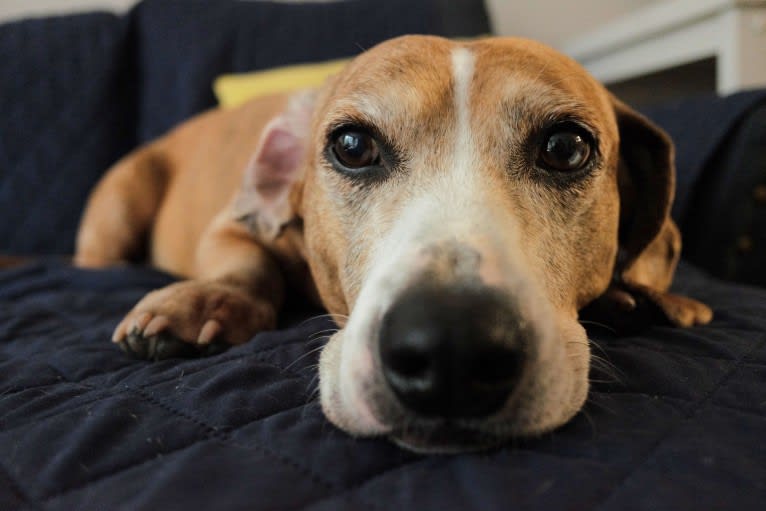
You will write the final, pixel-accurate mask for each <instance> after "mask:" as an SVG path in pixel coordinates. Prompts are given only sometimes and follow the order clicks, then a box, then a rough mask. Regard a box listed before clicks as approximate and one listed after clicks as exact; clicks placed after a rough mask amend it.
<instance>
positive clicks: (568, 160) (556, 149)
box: [540, 126, 591, 171]
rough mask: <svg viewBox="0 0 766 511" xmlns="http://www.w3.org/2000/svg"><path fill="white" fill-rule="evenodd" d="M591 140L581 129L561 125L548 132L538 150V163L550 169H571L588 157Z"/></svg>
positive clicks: (578, 165) (584, 161) (582, 164)
mask: <svg viewBox="0 0 766 511" xmlns="http://www.w3.org/2000/svg"><path fill="white" fill-rule="evenodd" d="M590 154H591V142H590V140H589V138H588V137H587V136H586V135H585V134H584V133H582V131H581V130H579V129H576V128H573V127H569V126H562V127H561V128H559V129H556V130H554V131H552V132H550V133H549V134H548V135H547V136H546V138H545V140H544V141H543V146H542V147H541V152H540V163H541V164H542V165H543V166H544V167H546V168H548V169H551V170H557V171H572V170H578V169H580V168H582V167H584V166H585V164H586V163H588V160H589V159H590Z"/></svg>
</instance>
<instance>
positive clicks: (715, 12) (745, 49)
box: [0, 0, 766, 106]
mask: <svg viewBox="0 0 766 511" xmlns="http://www.w3.org/2000/svg"><path fill="white" fill-rule="evenodd" d="M215 1H216V0H210V2H211V3H214V2H215ZM252 1H258V0H252ZM277 1H280V0H277ZM281 1H282V2H284V3H301V2H300V0H281ZM332 1H334V0H303V3H309V2H311V3H317V2H325V3H326V2H332ZM418 1H419V0H413V3H417V2H418ZM380 2H381V4H383V3H385V2H386V0H380ZM137 3H138V0H34V1H29V0H0V21H9V20H16V19H19V18H24V17H30V16H45V15H58V14H68V13H73V12H82V11H89V10H110V11H113V12H125V11H127V10H129V9H130V8H131V7H133V6H134V5H135V4H137ZM442 3H443V4H444V5H445V9H450V10H452V11H459V10H460V9H466V10H467V9H473V10H475V9H476V7H475V3H473V2H465V1H450V0H442ZM484 6H485V9H486V12H487V13H488V16H489V20H488V22H489V26H490V27H491V30H492V32H493V33H495V34H498V35H516V36H524V37H530V38H533V39H537V40H539V41H543V42H545V43H547V44H550V45H552V46H554V47H556V48H558V49H560V50H562V51H563V52H565V53H567V54H570V55H571V56H573V57H575V58H576V59H578V60H579V61H580V62H582V63H583V64H584V65H585V66H586V67H587V68H588V69H589V70H590V71H591V73H593V74H594V75H595V76H596V77H597V78H599V79H600V80H601V81H603V82H604V83H607V84H608V85H609V87H610V88H611V89H612V90H613V91H614V92H615V93H616V94H618V95H619V96H620V97H622V98H623V99H625V100H626V101H628V102H630V103H632V104H634V105H637V106H646V105H651V104H652V103H655V102H663V101H667V100H672V99H676V98H680V97H686V96H689V95H691V94H699V93H707V92H713V91H717V92H719V93H731V92H736V91H739V90H743V89H750V88H754V87H758V86H763V85H766V1H761V0H579V1H569V0H536V1H535V2H520V1H513V0H484ZM469 14H470V13H469Z"/></svg>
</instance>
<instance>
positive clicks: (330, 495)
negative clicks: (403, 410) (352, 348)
mask: <svg viewBox="0 0 766 511" xmlns="http://www.w3.org/2000/svg"><path fill="white" fill-rule="evenodd" d="M487 30H488V26H487V18H486V12H485V11H484V10H483V7H482V5H481V1H479V0H477V1H470V0H462V1H459V2H439V1H437V0H433V1H421V2H413V1H411V0H409V1H405V0H389V1H387V2H380V1H378V0H352V1H349V2H344V3H339V4H326V5H285V4H274V3H269V2H252V1H237V0H219V1H215V2H212V1H208V0H147V1H145V2H143V3H141V4H140V5H139V6H138V7H137V8H135V9H134V10H132V11H131V12H130V13H128V14H127V15H126V16H123V17H118V16H115V15H111V14H106V13H94V14H85V15H77V16H69V17H62V18H50V19H39V20H31V21H22V22H17V23H11V24H6V25H4V26H0V60H1V61H2V64H3V65H2V69H3V76H2V78H1V79H0V87H1V89H0V91H2V92H1V93H0V102H2V103H0V211H1V212H2V217H0V218H1V220H0V253H3V252H12V253H30V254H32V253H33V254H42V255H44V256H43V257H40V258H39V259H38V260H37V261H36V262H34V263H31V264H26V265H24V266H21V267H16V268H13V269H7V270H4V271H0V509H2V510H6V509H8V510H15V509H29V510H43V509H44V510H59V509H60V510H70V509H98V510H102V509H109V510H112V509H147V510H154V509H168V510H172V509H183V510H189V509H242V510H246V509H247V510H250V509H279V510H285V509H304V510H322V509H328V510H330V509H333V510H335V509H348V510H360V509H402V510H405V509H406V510H452V509H454V510H469V509H475V510H494V509H498V510H500V509H514V510H524V509H539V510H549V509H573V510H599V511H606V510H615V511H625V510H632V509H636V510H657V509H674V510H684V509H689V510H692V509H693V510H695V511H696V510H699V509H736V510H745V509H761V508H762V506H763V503H764V502H766V290H764V289H763V288H761V287H757V286H754V285H747V284H743V283H742V282H750V283H751V284H760V285H766V278H764V275H765V273H764V272H765V271H766V270H764V267H763V261H764V258H763V256H764V253H763V250H764V249H763V247H764V245H766V243H762V241H764V237H765V236H766V230H765V229H764V228H763V226H764V215H765V214H766V206H764V205H763V204H762V203H761V202H759V201H761V199H762V197H761V196H760V195H759V193H760V192H758V190H760V189H759V188H758V186H759V185H763V184H765V183H766V167H765V165H766V155H764V154H763V151H764V147H766V144H764V140H766V122H765V119H766V114H764V112H766V94H764V93H763V92H759V91H754V92H750V93H744V94H740V95H736V96H732V97H728V98H713V97H707V98H694V99H690V100H686V101H682V102H678V103H674V104H670V105H662V106H658V107H656V108H654V109H652V110H648V111H647V113H648V114H649V115H651V116H653V117H654V118H655V120H657V121H658V122H659V123H660V124H662V125H663V126H665V127H666V129H668V130H669V131H670V132H671V134H672V135H673V136H674V137H675V140H676V143H677V145H678V162H679V185H680V188H679V201H678V202H677V205H676V209H675V210H674V214H675V216H676V218H677V220H678V221H679V223H680V224H681V225H682V226H683V227H684V229H685V230H687V231H688V232H689V233H690V234H689V235H688V236H687V247H688V248H689V249H688V250H687V252H686V253H685V257H687V258H688V259H690V260H692V261H694V262H695V263H696V265H697V266H692V265H690V264H688V263H683V264H682V265H681V268H680V269H679V273H678V276H677V279H676V283H675V287H676V290H677V291H679V292H682V293H685V294H689V295H691V296H694V297H696V298H698V299H701V300H703V301H705V302H707V303H708V304H711V305H712V306H713V307H714V309H715V313H716V317H715V320H714V321H713V322H712V323H711V324H710V325H707V326H704V327H699V328H694V329H689V330H679V329H674V328H670V327H667V326H664V325H656V326H652V327H650V328H649V329H647V330H646V331H644V332H642V333H639V334H632V335H623V336H617V335H615V334H613V333H612V332H610V331H608V330H605V329H601V328H598V327H592V328H591V330H590V331H589V334H590V336H591V338H592V339H593V341H594V352H595V353H596V354H597V355H599V357H601V358H604V359H606V360H608V361H609V362H610V363H611V364H613V365H614V366H615V368H616V373H617V374H613V373H614V371H615V370H611V369H606V370H604V368H602V367H601V366H600V365H599V364H596V365H595V366H594V368H593V370H592V372H591V378H592V381H593V386H592V392H591V395H590V398H589V400H588V403H587V404H586V406H585V409H584V410H583V412H582V413H580V414H579V415H578V416H577V417H576V418H575V419H574V420H573V421H572V422H571V423H570V424H568V425H566V426H565V427H563V428H561V429H560V430H558V431H556V432H554V433H552V434H550V435H546V436H544V437H542V438H538V439H526V440H523V439H519V440H517V441H514V442H512V443H511V444H510V445H508V446H506V447H504V448H501V449H497V450H494V451H490V452H485V453H471V454H461V455H450V456H419V455H415V454H412V453H409V452H405V451H403V450H401V449H399V448H398V447H396V446H394V445H393V444H391V443H389V442H388V441H386V440H384V439H354V438H351V437H349V436H347V435H346V434H344V433H342V432H340V431H338V430H337V429H335V428H334V427H333V426H331V425H330V424H329V423H328V422H327V421H326V420H325V419H324V418H323V416H322V413H321V410H320V408H319V406H318V403H317V400H316V363H317V354H316V353H315V352H313V350H314V349H315V348H317V347H319V346H321V344H322V343H323V342H324V339H323V338H322V337H321V335H320V334H321V332H322V331H323V330H325V329H326V328H329V327H331V326H332V325H331V324H330V322H329V320H327V319H325V318H322V317H318V315H319V314H321V311H302V310H296V311H293V312H292V314H291V315H290V317H291V320H288V321H285V323H284V324H283V325H281V326H280V329H279V330H276V331H273V332H264V333H261V334H259V335H257V336H256V337H255V338H254V339H253V340H252V341H251V342H249V343H246V344H245V345H242V346H238V347H235V348H232V349H230V350H228V351H227V352H225V353H223V354H220V355H216V356H213V357H209V358H201V359H193V360H180V359H178V360H168V361H164V362H158V363H150V362H144V361H137V360H133V359H129V358H127V357H125V356H124V355H123V354H122V353H121V352H120V351H119V350H118V349H117V348H116V347H115V346H114V345H112V344H111V343H109V342H108V339H109V336H110V334H111V330H112V329H113V328H114V326H115V324H116V323H117V321H118V320H119V319H120V318H121V316H122V315H123V314H124V313H125V311H126V310H128V309H129V308H130V307H131V306H132V305H133V304H134V303H135V302H136V301H137V300H138V299H139V298H140V297H141V296H142V295H143V294H144V293H145V292H147V291H148V290H150V289H152V288H155V287H158V286H161V285H163V284H165V283H168V282H170V281H172V277H170V276H168V275H165V274H162V273H159V272H157V271H154V270H151V269H148V268H143V267H134V268H122V269H113V270H106V271H83V270H77V269H74V268H72V267H70V266H68V265H67V264H66V262H65V260H64V259H62V258H61V257H59V256H60V255H62V254H68V253H71V251H72V248H73V240H74V233H75V229H76V225H77V220H78V216H79V214H80V212H81V208H82V205H83V202H84V199H85V197H86V195H87V193H88V191H89V189H90V187H91V186H92V185H93V183H94V182H95V181H96V180H97V179H98V177H99V176H100V175H101V173H102V172H103V171H104V169H106V168H107V167H108V166H109V165H110V164H111V163H112V162H114V161H115V160H116V159H117V158H119V157H120V156H121V155H123V154H124V153H125V152H127V151H128V150H130V149H131V148H132V147H135V146H136V145H137V144H139V143H141V142H143V141H146V140H148V139H150V138H152V137H155V136H157V135H159V134H161V133H162V132H163V131H165V130H166V129H168V128H169V127H171V126H173V125H174V124H176V123H177V122H179V121H181V120H182V119H184V118H186V117H188V116H190V115H192V114H194V113H196V112H198V111H200V110H203V109H205V108H208V107H210V106H212V105H213V97H212V94H211V91H210V83H211V82H212V79H213V78H214V76H216V75H217V74H220V73H223V72H231V71H244V70H252V69H259V68H267V67H272V66H274V65H279V64H288V63H295V62H302V61H308V60H316V59H327V58H335V57H340V56H347V55H351V54H354V53H356V52H358V51H359V48H360V47H362V48H364V47H368V46H370V45H372V44H374V43H375V42H377V41H379V40H382V39H385V38H388V37H391V36H394V35H398V34H400V33H408V32H420V33H423V32H425V33H437V34H445V35H457V36H459V35H472V34H478V33H483V32H486V31H487ZM759 155H760V157H761V158H760V160H759V159H758V158H759ZM754 190H755V192H754ZM745 237H747V238H748V239H749V240H750V244H749V245H748V244H747V243H745V242H744V241H742V240H743V239H745ZM700 268H703V269H700ZM735 281H738V282H735Z"/></svg>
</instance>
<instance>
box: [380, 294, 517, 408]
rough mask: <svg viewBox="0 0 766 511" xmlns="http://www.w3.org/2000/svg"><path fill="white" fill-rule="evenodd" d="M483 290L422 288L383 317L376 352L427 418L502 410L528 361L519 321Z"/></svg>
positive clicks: (388, 375)
mask: <svg viewBox="0 0 766 511" xmlns="http://www.w3.org/2000/svg"><path fill="white" fill-rule="evenodd" d="M515 316H516V315H515V314H514V312H513V309H512V307H510V306H509V305H508V304H507V301H506V300H504V299H503V297H502V296H501V295H500V294H499V293H497V292H495V291H493V290H491V289H487V288H467V289H466V288H447V289H441V288H435V287H430V288H429V287H421V288H416V289H413V290H411V291H409V292H407V293H406V294H405V295H404V296H402V297H401V298H400V299H399V300H397V302H396V303H395V304H394V305H393V306H392V307H391V309H390V310H389V311H388V312H387V313H386V315H385V316H384V318H383V322H382V324H381V330H380V338H379V349H380V357H381V361H382V366H383V372H384V376H385V379H386V381H387V382H388V385H389V386H390V387H391V389H392V390H393V392H394V394H395V395H396V396H397V398H398V399H399V400H400V402H401V403H402V404H403V405H404V406H405V407H407V408H409V409H410V410H412V411H414V412H416V413H419V414H422V415H427V416H439V417H453V418H455V417H482V416H487V415H490V414H492V413H493V412H496V411H497V410H499V409H500V408H501V407H502V406H503V404H504V403H505V402H506V400H507V399H508V397H509V396H510V395H511V393H512V392H513V389H514V388H515V387H516V385H517V383H518V381H519V379H520V376H521V374H522V371H523V368H524V362H525V354H524V353H525V344H526V342H525V339H524V335H523V332H522V329H520V328H519V327H518V324H519V322H518V318H517V317H515Z"/></svg>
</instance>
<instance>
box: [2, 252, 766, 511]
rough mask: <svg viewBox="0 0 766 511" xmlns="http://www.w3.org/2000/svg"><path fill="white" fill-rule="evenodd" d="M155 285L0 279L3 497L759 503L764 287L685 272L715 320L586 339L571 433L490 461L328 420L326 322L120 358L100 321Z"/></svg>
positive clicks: (27, 273)
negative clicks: (220, 346) (320, 380)
mask: <svg viewBox="0 0 766 511" xmlns="http://www.w3.org/2000/svg"><path fill="white" fill-rule="evenodd" d="M168 281H169V279H168V277H166V276H164V275H161V274H159V273H156V272H152V271H150V270H144V269H123V270H113V271H109V272H83V271H78V270H74V269H72V268H68V267H66V266H63V265H62V264H61V263H58V262H55V261H48V262H46V263H41V264H37V265H33V266H29V267H26V268H20V269H17V270H14V271H7V272H5V273H1V274H0V499H5V500H0V503H3V502H5V501H7V502H9V503H10V504H13V505H12V506H11V507H13V508H15V507H25V506H26V507H28V508H30V509H80V508H92V509H120V508H126V509H157V508H166V509H184V508H189V507H190V506H191V508H195V509H196V508H200V507H208V508H209V507H215V508H221V509H224V508H226V509H311V510H319V509H361V508H372V509H477V510H478V509H481V510H485V509H506V508H507V505H508V503H509V502H512V503H513V505H514V509H551V508H553V507H561V506H562V505H563V504H564V503H565V504H566V507H567V508H568V509H595V510H623V509H659V508H667V507H670V506H671V505H672V507H673V508H677V509H699V508H707V507H710V506H709V505H711V503H712V504H718V503H720V504H722V505H723V504H725V506H724V507H727V508H729V507H736V508H738V509H756V508H757V504H758V503H759V501H762V499H763V498H764V497H766V485H765V484H764V481H766V444H765V443H764V440H763V431H766V406H765V405H764V400H763V396H764V394H763V390H762V389H763V388H766V386H765V384H766V356H765V355H766V319H765V318H766V292H764V291H761V290H756V289H748V288H742V287H739V286H732V285H727V284H722V283H720V282H717V281H714V280H712V279H709V278H707V277H704V276H703V275H701V274H698V273H697V272H695V271H692V270H691V269H689V268H683V269H682V272H681V275H680V280H679V281H680V282H681V283H683V286H684V291H685V292H689V293H690V294H692V295H695V296H698V297H700V298H702V299H705V300H707V301H708V302H709V303H712V304H713V305H714V306H715V308H716V312H717V318H716V320H715V322H714V323H713V324H712V325H710V326H707V327H702V328H695V329H692V330H677V329H671V328H660V327H657V328H654V329H652V330H651V331H649V332H648V333H647V334H646V335H645V336H637V337H633V338H614V337H612V336H611V335H610V334H609V333H608V332H604V331H599V330H598V329H595V330H593V331H592V332H591V335H592V337H593V338H594V339H596V340H597V343H598V346H599V347H598V348H595V350H596V351H595V353H596V354H599V355H600V356H603V357H605V358H606V359H608V360H609V361H611V362H612V363H614V364H615V365H616V367H617V375H616V377H617V378H618V379H619V380H614V379H612V378H610V376H609V375H607V374H604V373H602V372H599V371H598V370H594V371H593V372H592V374H591V377H592V379H593V380H594V382H596V383H594V385H593V392H592V393H591V398H590V400H589V402H588V404H587V406H586V408H585V410H584V412H583V413H581V414H580V415H579V416H578V417H577V418H576V419H575V420H574V421H573V422H572V423H571V424H569V425H568V426H566V427H564V428H563V429H561V430H559V431H557V432H555V433H554V434H551V435H549V436H546V437H544V438H541V439H538V440H524V441H522V440H519V441H517V442H515V443H514V444H513V445H511V446H508V447H506V448H504V449H500V450H497V451H494V452H490V453H483V454H465V455H458V456H438V457H422V456H417V455H414V454H411V453H407V452H404V451H402V450H400V449H398V448H396V447H395V446H393V445H392V444H390V443H388V442H387V441H385V440H360V439H353V438H350V437H348V436H347V435H345V434H343V433H341V432H339V431H337V430H336V429H335V428H333V427H332V426H331V425H330V424H329V423H327V422H326V421H325V419H324V418H323V416H322V414H321V411H320V409H319V407H318V404H317V402H316V399H315V397H316V394H315V392H314V391H315V389H316V376H317V375H316V363H317V355H318V354H317V353H316V352H312V350H314V349H315V348H317V347H319V346H321V345H322V343H323V342H324V339H323V338H322V337H319V336H316V335H315V334H316V333H317V332H320V331H322V330H324V329H326V328H331V327H332V325H331V324H330V323H329V321H328V320H327V319H323V318H317V319H310V320H308V321H304V322H296V323H295V325H294V326H292V327H289V328H286V329H284V330H281V331H276V332H267V333H263V334H259V335H258V336H256V337H255V339H253V341H251V342H250V343H248V344H246V345H244V346H240V347H236V348H233V349H231V350H229V351H228V352H226V353H224V354H222V355H219V356H217V357H212V358H209V359H201V360H186V361H182V360H171V361H166V362H161V363H155V364H152V363H147V362H141V361H134V360H130V359H127V358H125V357H124V356H123V355H122V354H121V353H120V352H119V351H118V350H117V349H116V348H115V347H114V346H113V345H111V343H109V342H108V338H109V334H110V329H111V328H112V327H113V325H114V324H115V323H116V322H117V320H118V319H119V317H120V315H121V314H122V312H123V311H124V310H126V309H127V308H128V307H129V306H130V305H131V304H132V303H133V302H134V301H135V300H136V299H138V297H140V295H141V294H142V293H143V292H144V291H146V290H148V289H150V288H152V287H155V286H159V285H162V284H164V283H167V282H168ZM742 303H746V304H748V305H747V306H746V307H742ZM192 488H193V490H192ZM10 504H9V505H10ZM713 507H715V506H713Z"/></svg>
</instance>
